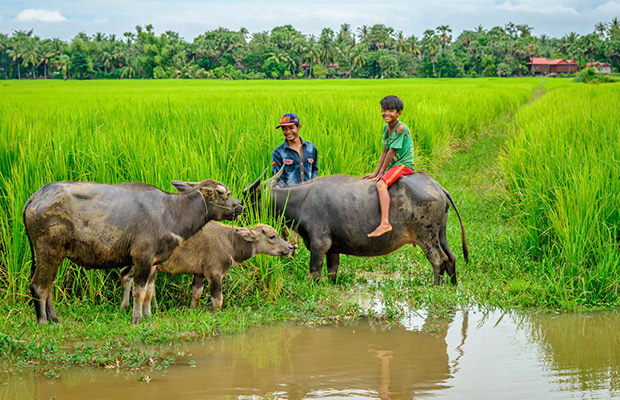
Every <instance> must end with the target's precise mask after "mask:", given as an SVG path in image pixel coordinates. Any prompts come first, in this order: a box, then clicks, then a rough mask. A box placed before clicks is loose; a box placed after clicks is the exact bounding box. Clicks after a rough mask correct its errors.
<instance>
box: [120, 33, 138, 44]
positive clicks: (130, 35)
mask: <svg viewBox="0 0 620 400" xmlns="http://www.w3.org/2000/svg"><path fill="white" fill-rule="evenodd" d="M123 36H125V39H127V48H130V47H131V44H132V43H133V41H134V39H135V38H136V35H135V34H134V33H133V32H125V33H123Z"/></svg>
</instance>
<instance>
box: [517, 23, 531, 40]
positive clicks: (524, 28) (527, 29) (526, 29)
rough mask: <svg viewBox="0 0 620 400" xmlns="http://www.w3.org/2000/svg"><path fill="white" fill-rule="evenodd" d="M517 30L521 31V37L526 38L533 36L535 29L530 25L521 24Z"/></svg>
mask: <svg viewBox="0 0 620 400" xmlns="http://www.w3.org/2000/svg"><path fill="white" fill-rule="evenodd" d="M517 30H518V31H519V37H522V38H524V37H528V36H531V35H532V31H533V30H534V28H532V27H531V26H529V25H528V24H519V25H517Z"/></svg>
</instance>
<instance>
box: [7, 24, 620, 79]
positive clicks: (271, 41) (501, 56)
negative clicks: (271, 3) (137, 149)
mask: <svg viewBox="0 0 620 400" xmlns="http://www.w3.org/2000/svg"><path fill="white" fill-rule="evenodd" d="M532 30H533V28H532V27H530V26H529V25H527V24H514V23H512V22H509V23H508V24H506V25H505V26H503V27H501V26H495V27H492V28H491V29H489V30H486V29H484V28H483V27H482V26H478V27H477V28H475V29H473V30H465V31H463V32H461V33H460V34H459V35H458V36H457V35H456V34H455V35H454V36H455V37H454V41H453V35H452V29H451V28H450V26H448V25H440V26H438V27H436V28H435V29H427V30H426V31H424V34H423V36H422V37H416V36H415V35H412V36H409V37H407V36H405V35H404V34H403V32H402V31H395V30H394V29H393V28H391V27H389V26H385V25H382V24H375V25H372V26H367V25H363V26H361V27H359V28H357V30H356V31H355V32H354V30H353V28H352V27H351V25H349V24H342V25H341V26H340V30H339V31H338V32H334V31H333V30H332V29H331V28H325V29H323V30H322V31H321V34H320V35H319V37H314V36H313V35H310V36H308V35H304V34H302V33H301V32H300V31H298V30H296V29H295V28H293V26H291V25H284V26H278V27H275V28H273V29H272V30H271V31H270V32H267V31H265V32H258V33H254V34H252V35H249V32H248V31H247V30H246V29H245V28H241V29H240V30H239V31H230V30H228V29H225V28H218V29H215V30H211V31H207V32H205V33H203V34H201V35H199V36H198V37H196V38H194V39H193V41H191V42H186V41H185V40H184V39H183V38H181V37H180V36H179V34H178V33H177V32H173V31H166V32H165V33H162V34H161V35H159V36H157V35H156V34H155V32H154V30H153V26H152V25H150V24H149V25H145V26H144V27H143V26H136V31H135V32H125V33H124V34H123V37H122V38H117V37H116V36H115V35H106V34H105V33H101V32H98V33H96V34H94V35H93V36H92V37H89V36H87V35H86V34H85V33H83V32H81V33H79V34H77V35H76V36H75V37H74V38H73V39H72V40H71V41H70V42H68V43H66V42H63V41H62V40H59V39H40V38H39V37H38V36H33V32H32V30H30V31H15V32H14V33H13V34H12V35H11V36H8V35H6V34H2V33H0V79H1V78H11V79H22V78H30V79H33V78H37V77H42V78H48V77H52V78H58V79H60V78H64V79H68V78H71V79H93V78H96V79H131V78H140V79H144V78H147V79H152V78H154V79H295V78H327V77H332V78H333V77H338V78H351V77H353V78H404V77H414V76H416V77H423V78H426V77H440V78H441V77H472V78H475V77H479V76H484V77H495V76H497V77H501V76H523V75H527V74H528V68H527V66H526V63H527V61H528V60H529V59H530V58H531V57H546V58H551V59H554V58H568V59H573V60H576V61H577V62H578V63H579V66H580V67H581V68H583V67H585V65H586V63H588V62H590V61H607V62H609V63H611V64H612V65H613V66H614V67H615V68H616V69H617V68H618V67H619V65H620V20H618V18H617V17H616V18H613V19H612V20H611V21H610V22H608V23H603V22H600V23H598V24H596V26H595V27H594V31H593V32H592V33H590V34H587V35H583V36H580V35H579V34H577V33H575V32H570V33H568V34H566V35H564V36H563V37H562V38H559V39H558V38H551V37H549V36H547V35H544V34H543V35H540V36H535V35H533V34H532Z"/></svg>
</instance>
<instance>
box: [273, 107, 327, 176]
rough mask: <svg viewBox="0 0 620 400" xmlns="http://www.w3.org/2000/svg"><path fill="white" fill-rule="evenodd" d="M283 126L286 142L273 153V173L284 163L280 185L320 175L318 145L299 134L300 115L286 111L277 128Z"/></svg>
mask: <svg viewBox="0 0 620 400" xmlns="http://www.w3.org/2000/svg"><path fill="white" fill-rule="evenodd" d="M278 128H282V134H283V135H284V143H282V144H281V145H280V146H278V147H276V149H275V150H274V151H273V153H272V154H271V161H272V163H271V165H272V170H273V173H274V174H275V173H277V172H278V171H279V170H280V168H282V165H284V171H282V175H281V176H280V179H278V182H277V186H278V187H286V186H291V185H296V184H298V183H302V182H306V181H309V180H311V179H314V178H317V177H318V176H319V164H318V160H317V158H318V152H317V149H316V147H315V146H314V145H313V144H312V143H310V142H306V141H304V140H303V139H302V138H301V136H299V131H300V130H301V125H300V124H299V117H297V115H296V114H293V113H286V114H284V115H283V116H282V118H281V119H280V124H279V125H278V126H276V129H278Z"/></svg>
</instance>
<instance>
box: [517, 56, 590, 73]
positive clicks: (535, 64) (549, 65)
mask: <svg viewBox="0 0 620 400" xmlns="http://www.w3.org/2000/svg"><path fill="white" fill-rule="evenodd" d="M526 65H527V68H528V69H529V71H530V73H531V74H532V75H548V74H571V73H574V72H577V71H579V67H578V66H577V62H576V61H574V60H565V59H563V58H556V59H555V60H547V59H546V58H542V57H534V58H530V61H528V62H527V63H526Z"/></svg>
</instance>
